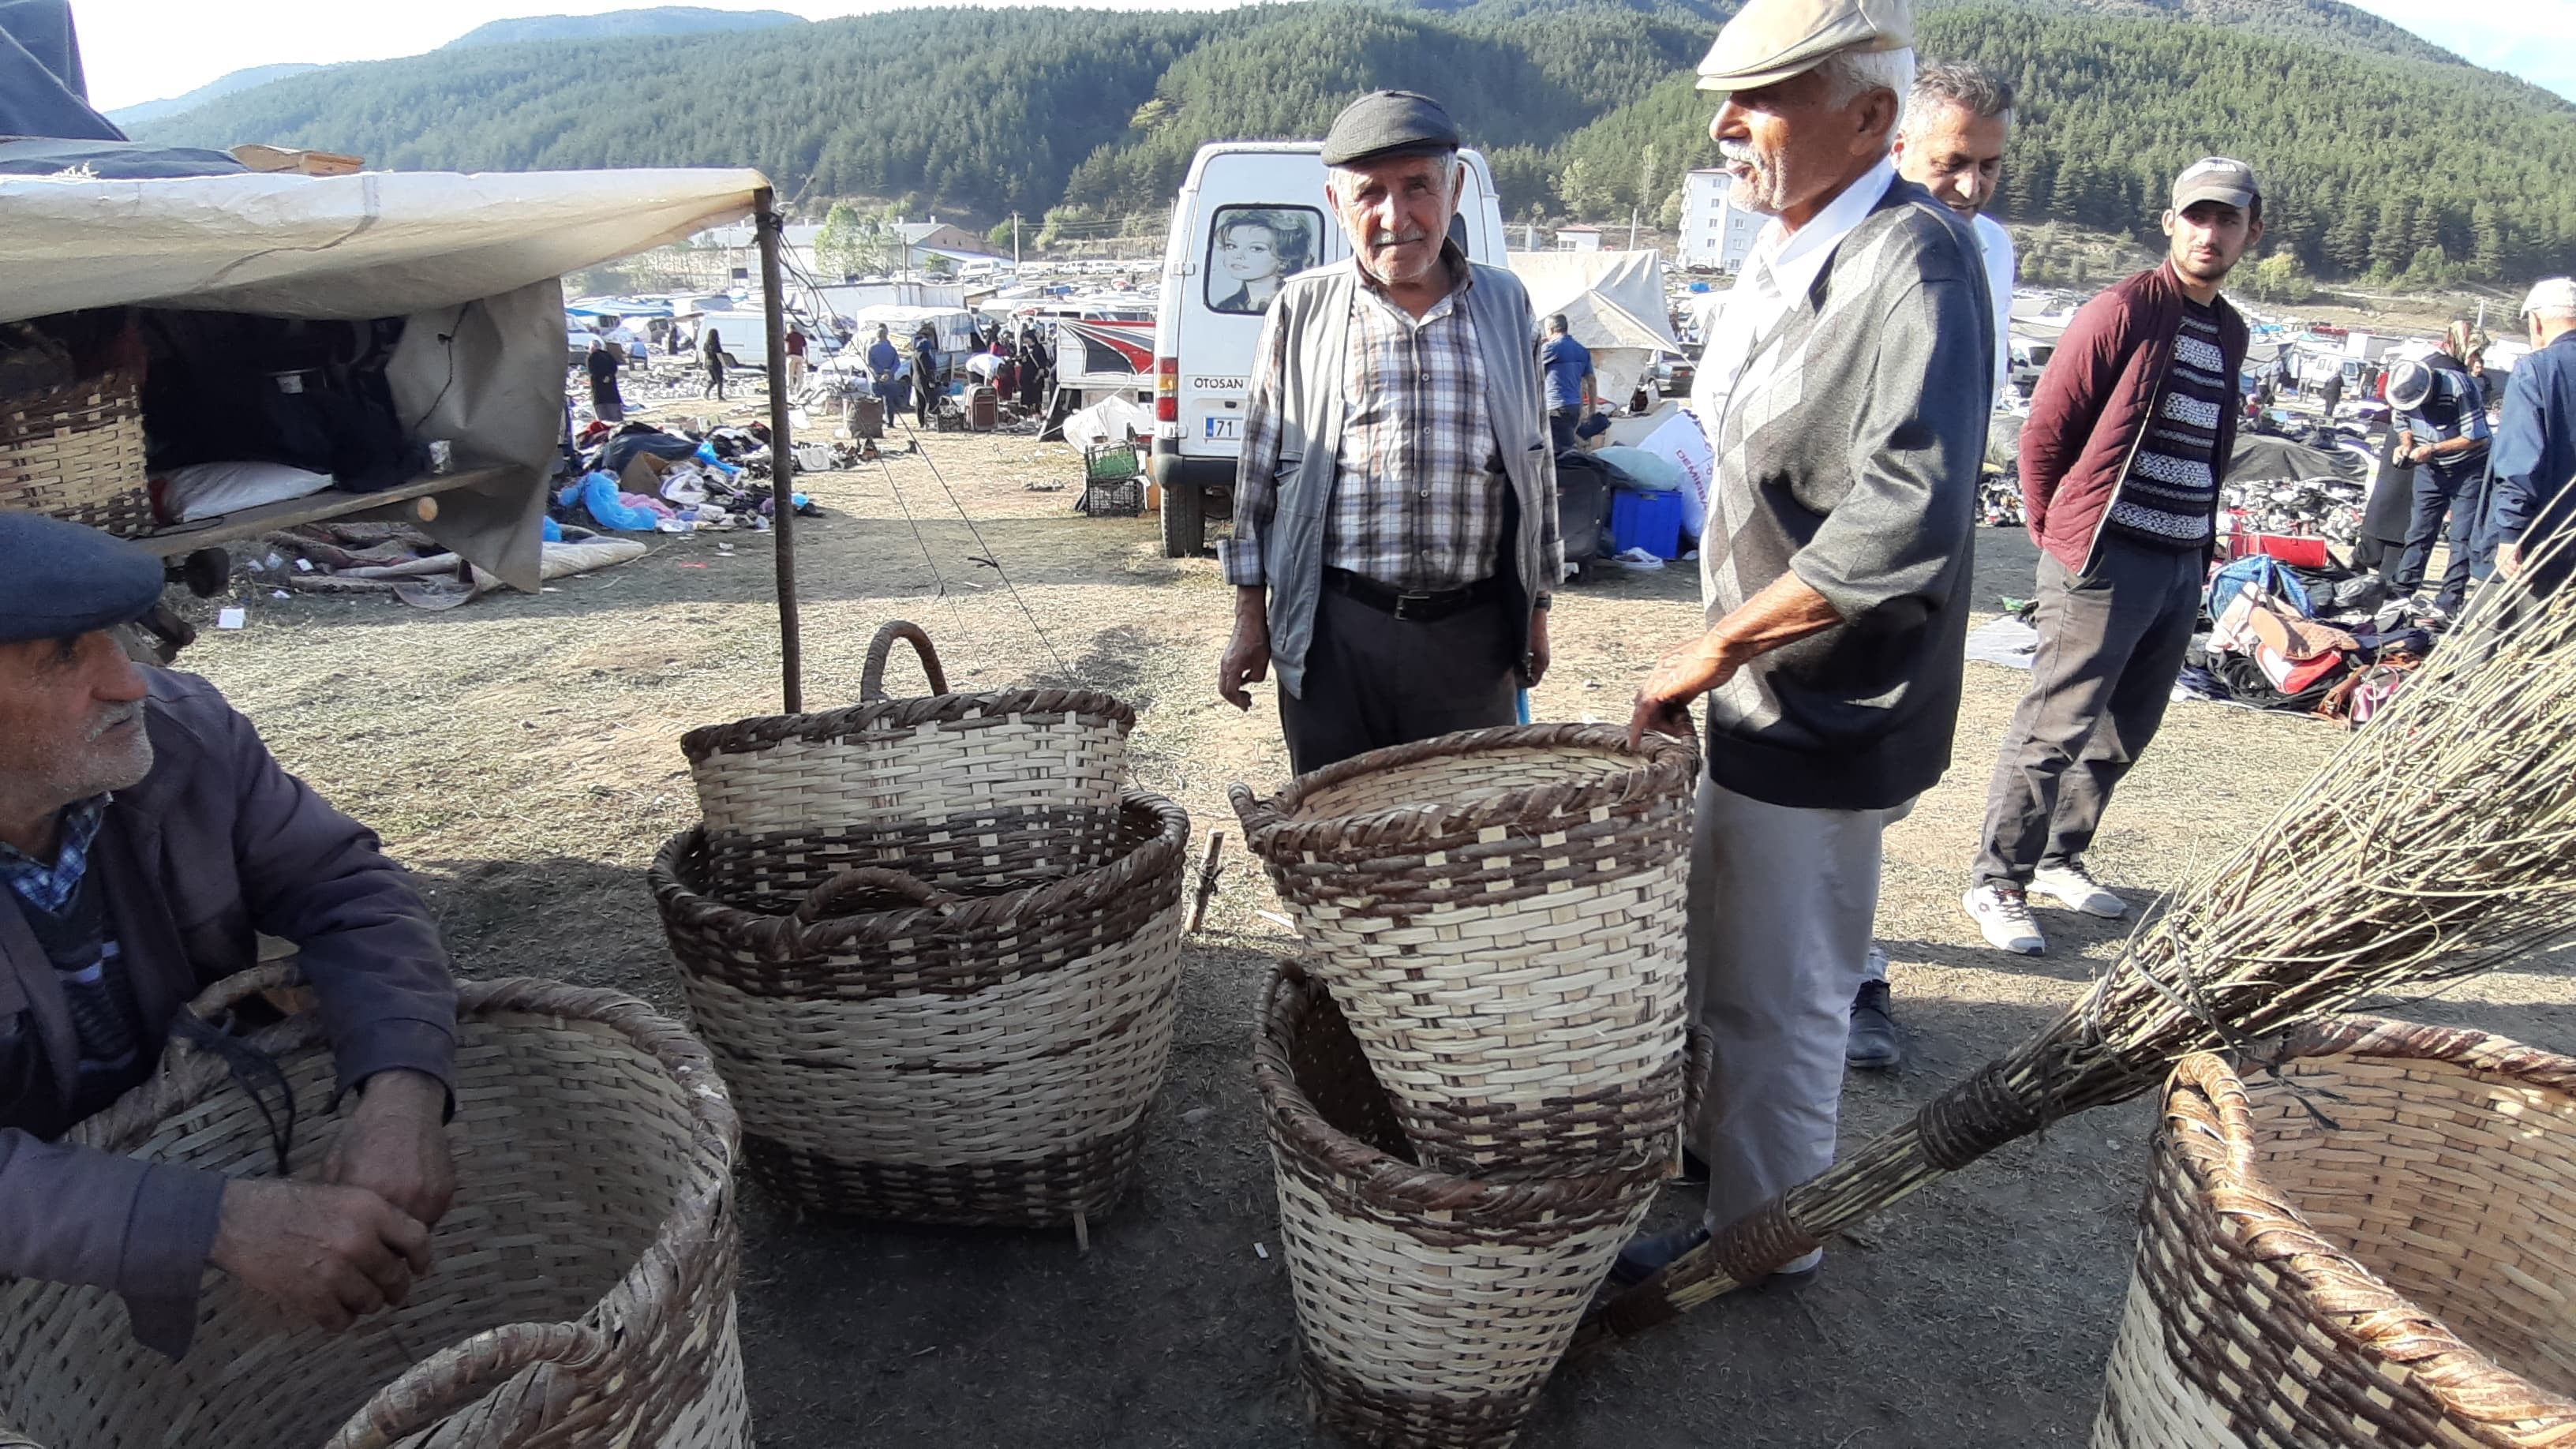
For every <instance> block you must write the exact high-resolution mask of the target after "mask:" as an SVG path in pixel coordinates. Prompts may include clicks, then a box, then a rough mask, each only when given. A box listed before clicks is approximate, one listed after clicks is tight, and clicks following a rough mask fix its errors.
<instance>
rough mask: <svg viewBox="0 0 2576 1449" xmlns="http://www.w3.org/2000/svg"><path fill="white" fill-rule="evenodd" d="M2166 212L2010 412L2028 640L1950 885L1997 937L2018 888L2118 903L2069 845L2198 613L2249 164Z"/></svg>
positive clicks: (2219, 461)
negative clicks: (1964, 858)
mask: <svg viewBox="0 0 2576 1449" xmlns="http://www.w3.org/2000/svg"><path fill="white" fill-rule="evenodd" d="M2164 229H2165V235H2166V236H2167V237H2169V238H2171V242H2170V244H2169V246H2168V248H2167V253H2166V258H2165V262H2164V265H2162V266H2160V267H2157V268H2156V269H2155V270H2153V271H2150V272H2140V273H2139V274H2137V275H2136V276H2133V277H2131V278H2129V279H2128V280H2127V281H2124V282H2121V283H2120V284H2118V285H2117V286H2114V287H2112V288H2111V289H2110V290H2109V291H2107V292H2104V293H2103V294H2102V295H2100V296H2098V297H2096V298H2094V299H2093V300H2092V301H2090V302H2087V303H2085V304H2084V306H2083V307H2082V309H2080V310H2079V311H2077V313H2076V314H2075V318H2074V320H2073V321H2072V322H2070V323H2069V324H2068V325H2067V328H2066V332H2065V334H2064V336H2062V337H2061V338H2060V339H2059V340H2058V345H2057V351H2056V353H2055V354H2054V355H2053V356H2051V357H2050V358H2049V360H2048V370H2047V371H2045V372H2043V373H2041V374H2040V379H2039V388H2038V391H2037V393H2036V394H2035V395H2034V396H2033V397H2032V399H2031V407H2030V421H2029V423H2028V424H2026V425H2025V426H2024V427H2023V429H2022V434H2021V492H2022V506H2023V510H2024V512H2025V514H2026V516H2027V517H2028V519H2029V524H2030V535H2031V538H2032V540H2033V541H2034V542H2036V543H2037V544H2038V545H2039V547H2040V559H2039V582H2038V590H2037V593H2038V599H2039V610H2038V614H2037V618H2036V620H2035V622H2036V623H2037V624H2038V626H2039V650H2038V653H2037V654H2036V655H2035V656H2034V657H2033V659H2032V662H2031V680H2030V692H2029V693H2028V694H2026V695H2024V696H2023V697H2022V701H2021V707H2020V708H2019V709H2017V710H2015V711H2014V712H2013V718H2012V724H2011V725H2010V727H2008V728H2007V729H2006V730H2005V732H2004V743H2003V749H2002V751H2001V752H2000V753H1999V754H1998V755H1997V757H1996V760H1995V773H1994V779H1993V781H1992V783H1991V784H1990V785H1988V787H1987V790H1986V822H1985V831H1984V837H1983V840H1982V841H1981V843H1980V848H1979V850H1978V853H1977V860H1976V864H1975V866H1974V867H1973V868H1972V870H1971V872H1970V876H1969V886H1968V891H1967V894H1966V895H1964V896H1962V897H1961V898H1960V905H1961V906H1962V907H1963V908H1964V909H1965V910H1966V911H1967V913H1968V916H1969V918H1970V919H1972V920H1974V921H1975V922H1976V923H1977V927H1978V929H1979V930H1980V931H1982V932H1983V933H1984V935H1985V938H1986V940H1987V942H1988V943H1989V944H1991V945H1993V946H1994V947H1996V948H1997V949H1999V950H2005V951H2017V952H2021V953H2024V954H2026V955H2032V956H2036V955H2038V954H2040V953H2041V952H2043V951H2045V950H2046V949H2047V941H2046V939H2045V938H2044V937H2042V936H2041V935H2040V931H2039V926H2038V924H2037V923H2036V922H2034V921H2033V920H2032V919H2031V914H2030V903H2029V899H2028V895H2027V893H2028V892H2029V891H2032V890H2037V891H2039V892H2040V893H2041V894H2043V895H2047V896H2052V897H2054V898H2056V899H2057V900H2059V901H2061V902H2063V903H2064V904H2066V905H2068V906H2070V907H2072V908H2074V909H2075V910H2078V911H2082V912H2084V913H2085V914H2087V915H2092V916H2101V917H2104V918H2106V919H2112V920H2116V919H2118V918H2119V917H2121V916H2124V915H2126V914H2128V910H2129V907H2128V903H2127V902H2126V901H2123V900H2121V899H2120V898H2119V897H2118V896H2116V895H2113V894H2112V893H2111V892H2110V891H2107V890H2105V889H2103V888H2102V886H2101V885H2100V884H2098V883H2097V882H2096V881H2095V880H2094V879H2093V877H2092V875H2091V874H2090V873H2088V872H2087V871H2086V870H2085V868H2084V852H2085V850H2086V848H2087V847H2089V846H2090V845H2092V843H2093V836H2094V833H2095V832H2096V831H2098V830H2099V829H2100V828H2101V825H2102V813H2103V811H2104V810H2105V809H2107V808H2108V807H2109V805H2110V803H2111V792H2112V791H2113V790H2114V789H2115V788H2116V787H2117V786H2118V785H2119V783H2120V780H2121V777H2123V776H2125V775H2126V774H2128V772H2129V769H2130V767H2131V766H2132V765H2135V764H2136V763H2137V760H2138V756H2139V755H2141V754H2143V753H2145V752H2146V748H2147V745H2148V743H2149V742H2150V741H2152V740H2153V739H2154V738H2155V736H2156V729H2157V727H2158V726H2159V725H2161V724H2163V722H2164V717H2165V704H2166V701H2167V700H2168V699H2169V698H2170V697H2171V696H2172V693H2173V683H2174V679H2175V677H2176V676H2178V675H2179V674H2180V673H2181V672H2182V660H2183V651H2184V649H2185V648H2186V647H2187V646H2188V645H2189V644H2190V643H2191V634H2192V629H2193V628H2194V626H2195V625H2196V624H2197V623H2198V621H2199V618H2200V604H2201V586H2202V580H2203V578H2204V577H2205V575H2206V573H2207V569H2208V563H2209V553H2210V548H2211V545H2212V543H2213V541H2214V540H2215V538H2216V518H2217V513H2218V480H2219V477H2220V476H2221V474H2222V473H2223V472H2224V469H2225V461H2226V459H2227V458H2229V457H2230V456H2231V455H2232V453H2233V449H2234V447H2235V443H2236V408H2235V401H2236V378H2237V374H2238V373H2239V372H2240V371H2241V370H2242V369H2243V368H2244V365H2245V349H2246V345H2247V342H2248V335H2247V329H2246V325H2245V319H2244V318H2242V317H2241V316H2239V315H2237V312H2236V309H2235V308H2234V307H2232V306H2229V305H2228V303H2227V300H2226V299H2225V298H2223V297H2221V296H2219V295H2218V287H2219V284H2220V283H2221V282H2223V281H2225V280H2226V279H2227V274H2228V272H2229V271H2230V270H2232V269H2233V268H2234V267H2235V265H2236V263H2237V262H2238V260H2239V259H2241V258H2243V257H2244V256H2245V255H2246V253H2247V252H2248V251H2250V250H2251V249H2252V248H2253V247H2254V245H2255V244H2256V243H2258V242H2260V241H2261V240H2262V238H2263V197H2262V192H2261V190H2260V188H2259V187H2257V185H2256V184H2255V179H2254V171H2253V168H2251V167H2249V166H2247V165H2246V164H2245V163H2243V162H2241V161H2231V160H2228V159H2226V158H2223V157H2209V158H2206V159H2203V160H2200V161H2196V162H2194V163H2192V165H2191V166H2190V167H2188V168H2187V169H2185V170H2184V172H2183V173H2182V175H2181V176H2180V177H2178V178H2177V179H2176V180H2175V181H2174V186H2173V204H2172V207H2171V209H2169V210H2167V211H2166V212H2165V215H2164Z"/></svg>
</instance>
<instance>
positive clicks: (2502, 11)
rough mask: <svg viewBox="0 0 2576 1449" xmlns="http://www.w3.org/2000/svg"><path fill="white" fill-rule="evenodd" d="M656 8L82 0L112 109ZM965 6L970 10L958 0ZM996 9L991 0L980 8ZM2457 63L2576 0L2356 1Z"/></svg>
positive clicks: (843, 8)
mask: <svg viewBox="0 0 2576 1449" xmlns="http://www.w3.org/2000/svg"><path fill="white" fill-rule="evenodd" d="M650 3H654V0H446V3H444V4H440V5H423V6H414V5H351V4H348V3H347V0H261V3H260V5H259V7H258V11H259V14H258V22H257V23H256V24H247V23H244V15H243V13H242V9H243V7H241V6H239V5H235V4H213V3H208V0H73V7H72V8H73V13H74V15H75V16H76V18H77V19H78V22H79V25H80V35H81V50H82V53H83V56H84V58H85V60H86V61H87V64H88V67H89V82H90V95H91V99H92V100H93V102H95V103H96V104H97V105H98V106H99V107H100V108H101V109H104V110H113V109H116V108H118V107H121V106H130V105H135V104H138V103H140V102H143V101H151V100H159V99H162V98H164V97H168V96H176V95H180V94H183V93H185V92H187V91H190V90H193V89H195V88H196V87H198V86H201V85H204V84H205V83H206V82H208V81H211V80H214V79H216V78H217V77H219V76H223V75H226V74H229V73H231V72H233V71H236V70H240V69H242V68H244V67H247V66H254V65H267V64H271V63H275V62H279V61H312V62H331V61H343V60H382V59H386V58H388V57H392V56H401V55H418V54H420V53H421V52H423V51H427V50H431V49H434V48H436V47H438V46H440V45H443V44H445V43H446V42H448V41H450V40H453V39H455V38H456V37H457V36H459V35H462V34H464V33H465V32H466V31H468V30H471V29H473V28H474V27H475V26H477V25H481V24H483V23H484V22H485V21H488V20H501V19H507V18H510V17H513V16H521V15H542V14H570V15H586V14H594V13H597V12H600V11H606V10H626V9H635V8H638V7H639V6H641V5H644V4H650ZM688 3H692V4H696V5H699V6H703V7H706V8H710V9H719V10H787V11H793V12H795V13H796V14H799V15H803V16H805V17H806V18H807V19H809V20H825V19H831V18H833V17H835V16H842V15H858V14H864V13H867V12H869V11H873V10H887V9H894V8H898V5H907V6H908V5H917V4H921V3H940V0H688ZM952 3H962V0H952ZM980 3H990V0H980ZM1052 3H1075V4H1092V5H1098V6H1100V7H1102V8H1105V9H1118V10H1204V9H1211V8H1217V7H1219V6H1223V5H1228V4H1235V3H1243V0H1052ZM2354 3H2356V4H2358V5H2360V7H2361V8H2362V9H2365V10H2369V11H2371V12H2373V13H2375V14H2378V15H2381V16H2384V17H2386V18H2387V19H2389V20H2392V21H2395V22H2396V23H2397V24H2399V25H2403V26H2405V27H2406V28H2407V29H2409V30H2412V31H2414V32H2415V33H2416V34H2418V35H2421V36H2424V37H2425V38H2426V39H2428V40H2431V41H2432V42H2433V43H2434V44H2436V45H2439V46H2442V47H2444V48H2445V49H2448V50H2451V51H2454V52H2456V53H2458V54H2459V55H2461V56H2463V57H2465V58H2467V59H2469V60H2472V61H2475V62H2477V63H2478V64H2480V65H2484V66H2491V67H2493V68H2495V69H2497V70H2501V71H2505V72H2507V73H2509V74H2512V75H2518V76H2521V77H2522V78H2523V79H2525V80H2529V81H2532V82H2534V83H2536V84H2539V85H2543V86H2547V87H2549V88H2550V89H2551V90H2554V91H2556V92H2558V93H2559V94H2560V95H2563V96H2567V97H2569V98H2570V99H2576V0H2354Z"/></svg>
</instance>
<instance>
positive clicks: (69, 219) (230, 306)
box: [0, 170, 768, 590]
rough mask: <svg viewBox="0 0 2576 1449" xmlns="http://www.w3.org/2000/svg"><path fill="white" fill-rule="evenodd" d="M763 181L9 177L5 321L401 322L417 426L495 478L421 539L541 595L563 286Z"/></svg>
mask: <svg viewBox="0 0 2576 1449" xmlns="http://www.w3.org/2000/svg"><path fill="white" fill-rule="evenodd" d="M767 184H768V183H767V182H766V181H764V180H763V179H762V177H761V176H760V174H759V173H758V172H756V171H739V170H736V171H578V172H530V173H521V174H484V175H459V174H454V173H444V172H368V173H363V174H360V175H356V176H328V177H319V176H294V175H278V174H266V175H254V174H244V175H238V176H206V177H181V178H171V179H161V180H144V181H112V180H98V179H90V178H84V177H80V176H76V175H75V176H60V177H41V178H32V177H0V237H5V238H6V239H7V240H6V242H5V244H0V320H10V321H14V320H18V319H23V318H28V317H40V316H45V315H48V314H51V313H56V312H68V311H75V310H79V309H83V308H90V307H112V306H142V307H169V308H180V309H186V310H194V311H216V312H253V313H261V314H266V315H270V316H279V317H316V318H349V319H356V318H371V317H404V318H406V319H408V320H407V323H406V325H405V327H404V329H403V338H402V342H401V344H400V346H399V347H398V348H397V349H396V350H395V353H394V357H393V360H392V363H391V365H390V366H389V367H388V369H387V378H388V380H389V381H390V383H391V384H392V387H393V394H394V403H395V406H396V407H397V409H398V410H399V411H400V412H401V413H402V416H403V418H404V419H405V420H406V422H412V423H414V426H415V427H416V429H417V431H418V433H419V435H420V436H422V437H425V438H443V439H447V440H449V441H450V442H452V443H453V444H454V445H455V451H456V455H457V461H458V463H459V464H460V465H461V466H464V467H469V468H497V469H500V470H502V477H501V478H500V479H499V480H497V481H494V482H492V483H490V484H488V485H486V486H483V487H481V488H478V489H476V490H474V491H472V492H470V493H468V492H460V493H456V494H451V495H449V496H448V497H447V498H446V499H445V500H444V501H443V502H442V504H441V507H440V511H439V516H438V518H437V520H436V521H434V522H432V523H430V524H429V525H427V528H428V531H429V532H430V533H431V534H432V535H434V536H436V537H437V538H438V539H439V541H440V542H442V543H445V544H446V545H447V546H448V547H450V548H453V549H455V550H456V551H457V552H458V553H461V554H463V555H465V556H466V557H467V558H469V559H471V560H473V561H474V562H475V563H477V564H479V565H481V566H482V567H484V568H485V569H487V570H489V571H490V572H492V573H495V574H497V575H499V576H500V577H501V578H503V579H505V580H507V581H508V582H509V583H511V584H512V585H514V586H516V587H521V588H527V589H531V590H533V589H534V588H535V587H536V585H537V564H538V540H537V516H538V515H539V514H540V513H541V512H543V510H544V506H545V493H544V489H545V483H546V480H547V477H548V475H549V474H550V473H551V471H552V465H553V458H554V448H555V442H556V439H557V437H558V436H559V435H560V433H561V432H562V428H563V387H564V351H563V348H564V342H563V319H564V314H563V297H562V289H561V285H560V283H559V282H558V280H557V279H558V278H560V277H561V276H562V275H563V274H564V273H566V272H573V271H579V270H581V269H582V268H584V267H590V266H596V265H598V264H600V263H602V262H607V261H613V260H615V259H616V258H618V257H622V256H626V255H629V254H631V253H634V252H637V251H642V250H645V249H647V248H649V247H653V246H658V245H660V244H662V243H664V242H668V241H674V240H677V239H679V238H682V237H685V236H687V235H689V234H690V233H692V232H695V231H698V230H701V229H703V228H705V227H707V226H711V225H714V224H717V223H720V222H725V221H731V220H735V219H737V218H740V217H742V216H745V215H748V214H749V213H750V211H751V209H752V207H753V205H754V200H755V197H754V193H755V192H756V191H757V190H758V189H759V188H761V187H763V186H766V185H767Z"/></svg>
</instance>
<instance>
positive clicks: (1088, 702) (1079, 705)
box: [680, 689, 1136, 765]
mask: <svg viewBox="0 0 2576 1449" xmlns="http://www.w3.org/2000/svg"><path fill="white" fill-rule="evenodd" d="M1017 714H1068V715H1074V716H1077V717H1079V718H1082V719H1094V720H1105V721H1107V722H1108V723H1109V724H1111V725H1112V726H1114V727H1116V729H1117V731H1118V733H1120V734H1121V735H1124V734H1126V733H1127V732H1128V731H1129V730H1132V729H1134V728H1135V727H1136V708H1135V706H1133V705H1131V704H1128V703H1127V702H1126V701H1124V700H1122V699H1119V698H1118V697H1116V696H1115V695H1109V694H1103V693H1101V692H1100V691H1098V690H1094V689H989V690H982V691H979V692H976V693H972V694H928V695H920V696H916V697H913V698H910V699H879V700H870V701H866V702H864V703H860V704H853V705H848V706H845V707H843V708H840V709H835V710H827V711H824V712H823V713H820V714H767V715H755V716H753V717H751V718H749V719H739V720H735V721H733V722H732V723H730V724H717V725H700V726H698V727H697V728H696V729H693V730H691V731H689V732H688V733H687V734H684V735H682V736H680V753H681V754H683V755H685V756H687V757H688V761H689V763H690V764H692V765H698V764H703V763H705V762H706V761H708V760H710V759H713V758H714V757H716V756H718V755H747V754H756V753H758V752H760V751H763V750H772V749H776V748H777V747H778V746H780V745H782V744H785V743H786V742H788V741H790V740H803V741H808V742H814V743H819V742H823V741H828V740H838V739H849V738H852V737H855V736H861V735H872V734H887V735H891V734H895V733H898V732H903V731H909V730H913V729H917V728H919V727H920V726H922V725H925V724H946V723H949V722H952V721H955V720H964V719H1000V718H1004V717H1006V716H1010V715H1017Z"/></svg>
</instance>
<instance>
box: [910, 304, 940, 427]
mask: <svg viewBox="0 0 2576 1449" xmlns="http://www.w3.org/2000/svg"><path fill="white" fill-rule="evenodd" d="M938 389H939V334H938V333H937V332H934V331H932V330H931V327H930V324H929V323H927V322H924V323H923V324H921V326H920V327H918V328H916V329H915V330H914V331H913V334H912V422H913V426H914V427H918V428H926V427H929V426H930V398H931V395H932V394H933V393H935V392H936V391H938Z"/></svg>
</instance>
